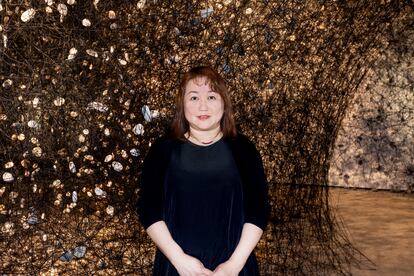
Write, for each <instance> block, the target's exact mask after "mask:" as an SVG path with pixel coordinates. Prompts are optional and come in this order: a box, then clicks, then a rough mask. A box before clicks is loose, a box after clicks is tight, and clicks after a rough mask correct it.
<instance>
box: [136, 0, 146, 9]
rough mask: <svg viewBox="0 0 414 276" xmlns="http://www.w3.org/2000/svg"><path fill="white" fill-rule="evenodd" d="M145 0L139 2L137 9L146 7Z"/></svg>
mask: <svg viewBox="0 0 414 276" xmlns="http://www.w3.org/2000/svg"><path fill="white" fill-rule="evenodd" d="M145 2H146V1H145V0H139V1H138V3H137V8H138V9H142V8H143V7H144V6H145Z"/></svg>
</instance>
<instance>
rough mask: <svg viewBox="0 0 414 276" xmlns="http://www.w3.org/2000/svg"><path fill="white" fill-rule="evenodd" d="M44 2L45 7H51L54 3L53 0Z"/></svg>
mask: <svg viewBox="0 0 414 276" xmlns="http://www.w3.org/2000/svg"><path fill="white" fill-rule="evenodd" d="M45 2H46V5H48V6H52V5H53V3H54V2H55V1H53V0H45Z"/></svg>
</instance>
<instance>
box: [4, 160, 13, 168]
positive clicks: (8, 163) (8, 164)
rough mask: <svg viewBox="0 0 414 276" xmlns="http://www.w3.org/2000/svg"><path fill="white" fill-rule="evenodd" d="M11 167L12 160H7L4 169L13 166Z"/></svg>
mask: <svg viewBox="0 0 414 276" xmlns="http://www.w3.org/2000/svg"><path fill="white" fill-rule="evenodd" d="M13 167H14V163H13V161H9V162H7V163H6V164H4V168H5V169H10V168H13Z"/></svg>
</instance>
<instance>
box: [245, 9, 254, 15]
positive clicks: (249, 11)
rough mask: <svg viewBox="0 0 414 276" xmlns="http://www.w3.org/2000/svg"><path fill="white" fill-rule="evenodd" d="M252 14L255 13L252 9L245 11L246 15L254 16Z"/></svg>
mask: <svg viewBox="0 0 414 276" xmlns="http://www.w3.org/2000/svg"><path fill="white" fill-rule="evenodd" d="M252 12H253V9H252V8H247V9H246V11H245V13H246V14H252Z"/></svg>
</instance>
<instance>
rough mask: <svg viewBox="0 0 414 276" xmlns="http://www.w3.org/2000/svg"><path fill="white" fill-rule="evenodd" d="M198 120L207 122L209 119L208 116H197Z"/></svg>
mask: <svg viewBox="0 0 414 276" xmlns="http://www.w3.org/2000/svg"><path fill="white" fill-rule="evenodd" d="M197 118H198V119H200V120H207V119H208V118H210V116H208V115H201V116H197Z"/></svg>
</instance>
